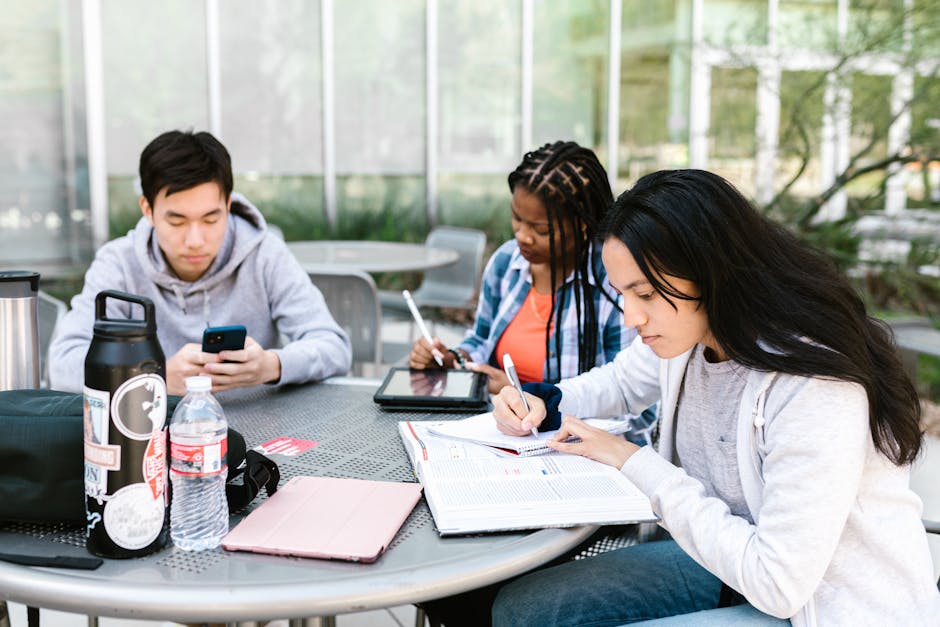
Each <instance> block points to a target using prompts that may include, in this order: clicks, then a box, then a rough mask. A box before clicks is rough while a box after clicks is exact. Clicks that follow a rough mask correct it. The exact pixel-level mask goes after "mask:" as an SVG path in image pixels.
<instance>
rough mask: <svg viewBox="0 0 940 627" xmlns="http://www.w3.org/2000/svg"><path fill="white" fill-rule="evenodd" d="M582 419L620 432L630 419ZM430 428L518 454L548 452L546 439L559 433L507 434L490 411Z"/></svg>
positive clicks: (627, 427) (625, 430) (435, 424)
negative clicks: (521, 435)
mask: <svg viewBox="0 0 940 627" xmlns="http://www.w3.org/2000/svg"><path fill="white" fill-rule="evenodd" d="M584 422H586V423H587V424H589V425H591V426H592V427H597V428H598V429H604V430H605V431H609V432H610V433H618V434H619V433H625V432H627V431H629V430H630V422H629V421H628V420H623V419H621V418H588V419H586V420H585V421H584ZM429 429H430V430H431V433H433V434H435V435H439V436H443V437H446V438H452V439H455V440H464V441H466V442H474V443H476V444H485V445H486V446H492V447H495V448H497V449H499V450H498V451H497V452H499V453H502V454H503V455H518V456H520V457H527V456H529V455H544V454H545V453H550V452H551V451H552V449H550V448H548V444H547V442H548V441H549V440H551V439H552V438H553V437H555V434H556V433H558V432H557V431H544V432H542V433H539V437H538V438H536V437H534V436H528V435H527V436H523V437H519V436H515V435H506V434H505V433H501V432H500V431H499V429H497V428H496V419H495V418H493V412H487V413H485V414H477V415H476V416H470V417H469V418H464V419H463V420H451V421H448V422H435V423H433V424H432V425H431V426H430V427H429Z"/></svg>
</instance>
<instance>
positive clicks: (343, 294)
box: [310, 268, 382, 374]
mask: <svg viewBox="0 0 940 627" xmlns="http://www.w3.org/2000/svg"><path fill="white" fill-rule="evenodd" d="M310 280H311V281H313V284H314V285H316V286H317V288H318V289H319V290H320V292H321V293H322V294H323V298H324V299H325V300H326V306H327V307H329V309H330V313H331V314H333V319H334V320H336V322H337V324H339V326H341V327H342V328H343V330H344V331H346V333H347V334H348V335H349V340H350V342H352V353H353V372H354V373H355V374H362V365H363V364H364V363H370V362H371V363H373V364H375V368H376V372H378V369H380V368H381V364H382V309H381V306H380V304H379V295H378V291H377V290H376V288H375V281H373V280H372V277H371V276H369V275H368V274H366V273H365V272H363V271H361V270H344V269H340V268H337V269H336V271H335V272H332V271H331V272H329V273H314V272H311V273H310Z"/></svg>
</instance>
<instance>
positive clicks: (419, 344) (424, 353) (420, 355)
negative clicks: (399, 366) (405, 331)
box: [408, 337, 456, 370]
mask: <svg viewBox="0 0 940 627" xmlns="http://www.w3.org/2000/svg"><path fill="white" fill-rule="evenodd" d="M433 340H434V343H433V344H431V343H430V342H428V341H427V339H426V338H424V337H419V338H418V339H417V340H415V343H414V344H413V345H412V346H411V354H410V355H408V366H409V367H411V368H414V369H415V370H427V369H428V368H440V366H438V365H437V362H436V361H435V360H434V352H433V351H434V350H435V349H436V350H438V351H440V353H439V354H441V355H442V356H443V361H444V368H453V367H454V365H455V362H456V360H455V359H454V354H453V353H451V352H449V351H448V350H447V347H446V346H444V343H443V342H442V341H441V339H440V338H437V337H435V338H433Z"/></svg>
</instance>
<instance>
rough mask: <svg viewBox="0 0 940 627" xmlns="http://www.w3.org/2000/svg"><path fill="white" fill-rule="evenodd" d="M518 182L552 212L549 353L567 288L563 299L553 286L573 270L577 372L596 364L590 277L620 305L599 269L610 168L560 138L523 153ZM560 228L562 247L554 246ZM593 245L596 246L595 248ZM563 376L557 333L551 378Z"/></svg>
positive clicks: (514, 182) (512, 180)
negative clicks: (554, 323)
mask: <svg viewBox="0 0 940 627" xmlns="http://www.w3.org/2000/svg"><path fill="white" fill-rule="evenodd" d="M517 186H522V188H523V189H525V190H526V191H527V192H529V193H530V194H533V195H535V196H537V197H538V198H539V199H540V200H541V201H542V204H543V205H544V206H545V210H546V213H547V214H548V215H547V217H548V241H549V252H550V257H551V263H550V268H551V284H552V309H551V312H550V314H549V317H548V321H547V322H546V323H545V354H546V356H547V355H551V351H550V347H551V327H552V321H553V320H554V319H555V318H556V313H557V317H558V318H560V317H561V312H562V310H563V309H564V307H565V304H566V303H565V296H564V292H562V294H563V296H562V297H561V298H556V294H555V289H554V286H555V285H556V284H557V283H556V281H557V278H558V277H559V276H561V277H567V276H568V274H569V273H571V272H572V271H573V272H574V277H573V278H574V289H573V290H571V293H572V295H573V297H574V300H575V303H574V304H575V310H576V312H577V319H578V374H580V373H582V372H586V371H588V370H590V369H591V368H593V367H594V366H595V365H596V364H595V361H596V356H597V325H598V320H597V311H596V310H595V306H594V298H593V297H592V295H591V286H590V283H588V277H589V276H593V277H594V284H595V286H596V287H597V289H599V290H601V293H603V294H604V296H605V297H606V298H607V299H608V300H609V301H610V302H611V303H613V304H614V306H615V307H617V309H618V310H619V309H620V307H619V306H618V305H617V302H616V300H615V299H614V298H613V297H612V296H611V295H610V294H609V293H608V292H607V290H606V289H605V286H604V282H603V280H602V279H601V278H600V277H599V276H597V272H596V268H597V266H598V263H597V261H598V260H599V257H600V254H601V246H600V243H599V240H598V239H597V233H598V229H599V228H600V224H601V222H602V221H603V220H604V217H605V216H606V214H607V211H608V209H609V208H610V207H611V205H612V204H613V201H614V197H613V194H612V193H611V191H610V183H608V181H607V172H606V171H605V170H604V166H602V165H601V163H600V161H598V159H597V155H595V154H594V152H593V151H591V150H589V149H587V148H583V147H581V146H579V145H578V144H576V143H575V142H570V141H568V142H565V141H557V142H554V143H549V144H545V145H544V146H542V147H541V148H539V149H537V150H533V151H532V152H528V153H526V154H525V156H524V157H523V158H522V163H520V164H519V165H518V166H517V167H516V169H515V170H513V171H512V172H511V173H510V174H509V189H510V191H512V192H515V190H516V187H517ZM566 225H570V226H571V227H572V228H571V231H572V232H568V228H567V227H566ZM556 231H558V234H559V245H560V247H561V250H556V246H555V232H556ZM569 238H570V239H571V240H573V243H574V268H569V267H568V259H567V257H566V256H565V255H564V254H563V251H565V250H568V247H569V244H568V240H569ZM592 243H593V244H595V245H594V246H593V247H592V246H591V244H592ZM589 273H590V274H589ZM582 314H583V315H582ZM560 378H561V338H560V335H559V334H557V333H556V334H555V373H554V376H552V364H551V362H549V364H548V379H549V380H550V381H557V380H558V379H560Z"/></svg>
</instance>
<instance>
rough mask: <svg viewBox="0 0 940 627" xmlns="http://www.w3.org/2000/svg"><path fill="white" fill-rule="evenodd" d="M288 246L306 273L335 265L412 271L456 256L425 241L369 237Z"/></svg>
mask: <svg viewBox="0 0 940 627" xmlns="http://www.w3.org/2000/svg"><path fill="white" fill-rule="evenodd" d="M287 248H288V249H289V250H290V251H291V252H292V253H293V254H294V257H296V259H297V261H299V262H300V265H301V267H302V268H303V269H304V271H305V272H308V273H311V272H312V273H317V272H324V271H329V270H330V269H336V268H337V267H339V268H343V269H356V270H362V271H364V272H412V271H421V270H430V269H431V268H440V267H442V266H448V265H450V264H452V263H455V262H456V261H457V259H458V257H459V255H458V253H457V251H455V250H447V249H444V248H431V247H428V246H425V245H424V244H407V243H405V242H373V241H369V240H319V241H309V242H287Z"/></svg>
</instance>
